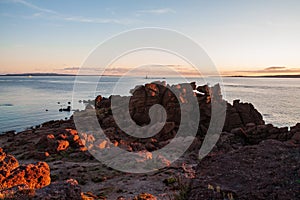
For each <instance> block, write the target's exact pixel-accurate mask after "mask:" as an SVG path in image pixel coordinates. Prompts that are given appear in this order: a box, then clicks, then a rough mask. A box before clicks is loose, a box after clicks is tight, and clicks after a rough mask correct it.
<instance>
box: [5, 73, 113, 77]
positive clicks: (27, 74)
mask: <svg viewBox="0 0 300 200" xmlns="http://www.w3.org/2000/svg"><path fill="white" fill-rule="evenodd" d="M0 76H29V77H31V76H77V74H58V73H21V74H0ZM80 76H98V75H80ZM102 76H116V75H102Z"/></svg>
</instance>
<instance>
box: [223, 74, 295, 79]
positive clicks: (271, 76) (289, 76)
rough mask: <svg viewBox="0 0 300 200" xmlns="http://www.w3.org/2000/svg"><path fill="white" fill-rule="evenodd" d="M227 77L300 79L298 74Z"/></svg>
mask: <svg viewBox="0 0 300 200" xmlns="http://www.w3.org/2000/svg"><path fill="white" fill-rule="evenodd" d="M228 77H242V78H243V77H244V78H300V74H296V75H265V76H228Z"/></svg>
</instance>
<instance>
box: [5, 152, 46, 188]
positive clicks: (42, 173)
mask: <svg viewBox="0 0 300 200" xmlns="http://www.w3.org/2000/svg"><path fill="white" fill-rule="evenodd" d="M0 152H1V154H2V156H1V157H2V161H0V176H1V179H0V189H5V188H11V187H14V186H17V185H26V186H28V187H29V188H31V189H35V188H42V187H44V186H47V185H49V184H50V182H51V179H50V168H49V166H48V164H47V163H45V162H38V163H36V164H28V165H21V166H19V164H18V161H17V160H16V159H15V158H14V157H13V156H11V155H5V153H4V152H3V150H2V149H0Z"/></svg>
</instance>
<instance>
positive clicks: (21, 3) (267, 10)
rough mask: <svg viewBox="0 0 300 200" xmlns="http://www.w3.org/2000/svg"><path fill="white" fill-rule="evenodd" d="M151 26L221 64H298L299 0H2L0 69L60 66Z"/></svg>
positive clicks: (240, 67) (247, 67) (227, 67)
mask: <svg viewBox="0 0 300 200" xmlns="http://www.w3.org/2000/svg"><path fill="white" fill-rule="evenodd" d="M152 26H154V27H162V28H169V29H174V30H176V31H179V32H181V33H184V34H186V35H187V36H189V37H191V38H193V39H194V40H195V41H196V42H198V43H199V44H200V45H201V46H202V47H203V48H204V49H205V50H206V52H207V53H208V55H209V56H210V57H211V58H212V60H213V61H214V63H215V64H216V66H217V67H218V68H219V69H220V71H251V70H255V71H260V70H263V69H264V68H267V67H271V66H286V67H287V68H289V70H291V71H295V72H298V71H297V70H298V69H299V67H300V58H299V52H300V37H299V35H300V1H297V0H294V1H291V0H286V1H283V0H281V1H279V0H269V1H267V0H264V1H263V0H260V1H257V0H249V1H243V0H236V1H225V0H224V1H199V0H198V1H174V0H173V1H171V0H169V1H162V0H157V1H155V0H152V1H147V0H126V1H125V0H118V1H113V0H112V1H96V0H94V1H83V0H82V1H76V0H75V1H74V0H43V1H37V0H0V27H1V29H0V30H1V33H0V34H1V37H0V44H1V45H0V60H1V61H0V66H1V68H0V73H1V74H3V73H15V72H18V73H19V72H63V69H64V68H70V67H79V66H80V64H81V62H82V61H83V60H84V58H85V57H86V56H87V55H88V53H89V52H90V51H91V50H92V49H93V48H95V47H96V46H97V44H99V43H100V42H102V41H104V40H105V39H107V38H109V37H111V36H112V35H115V34H118V33H119V32H121V31H125V30H129V29H133V28H140V27H152ZM284 70H286V69H284ZM299 72H300V71H299Z"/></svg>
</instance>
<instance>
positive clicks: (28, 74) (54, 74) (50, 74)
mask: <svg viewBox="0 0 300 200" xmlns="http://www.w3.org/2000/svg"><path fill="white" fill-rule="evenodd" d="M0 76H76V75H74V74H57V73H23V74H2V75H0Z"/></svg>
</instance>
